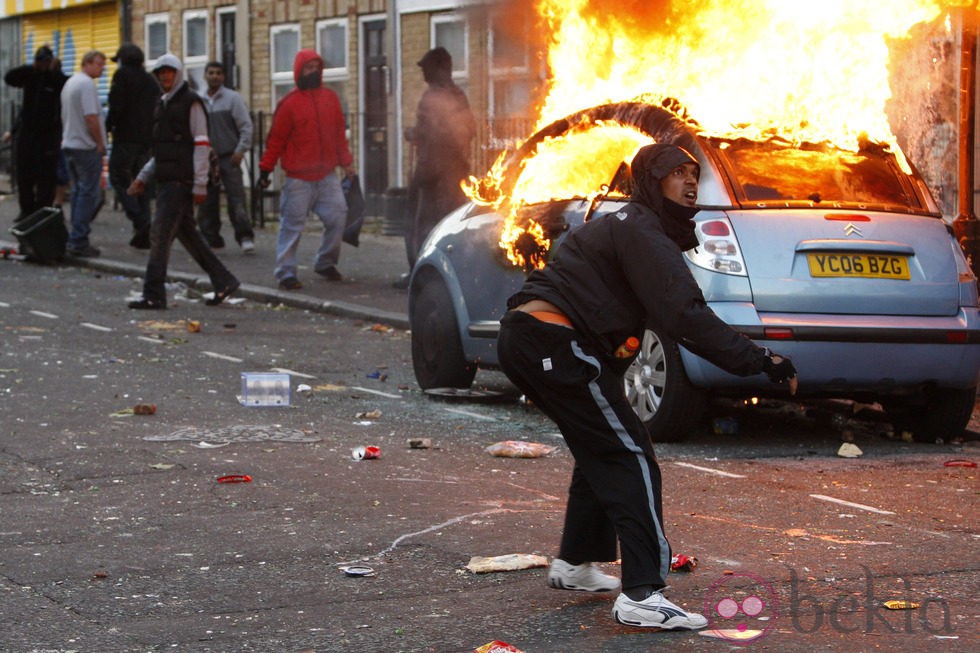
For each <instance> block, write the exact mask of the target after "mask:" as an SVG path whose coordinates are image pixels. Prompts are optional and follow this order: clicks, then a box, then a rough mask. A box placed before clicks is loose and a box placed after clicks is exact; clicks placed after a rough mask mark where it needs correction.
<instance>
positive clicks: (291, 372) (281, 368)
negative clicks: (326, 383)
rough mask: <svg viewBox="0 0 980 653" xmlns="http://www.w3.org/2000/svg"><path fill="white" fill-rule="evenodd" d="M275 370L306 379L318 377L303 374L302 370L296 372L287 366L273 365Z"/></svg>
mask: <svg viewBox="0 0 980 653" xmlns="http://www.w3.org/2000/svg"><path fill="white" fill-rule="evenodd" d="M272 371H273V372H279V373H280V374H289V375H290V376H299V377H302V378H304V379H315V378H316V377H315V376H313V375H312V374H303V373H302V372H296V371H294V370H289V369H286V368H285V367H273V368H272Z"/></svg>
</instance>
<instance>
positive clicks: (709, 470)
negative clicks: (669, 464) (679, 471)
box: [674, 461, 748, 478]
mask: <svg viewBox="0 0 980 653" xmlns="http://www.w3.org/2000/svg"><path fill="white" fill-rule="evenodd" d="M674 464H675V465H677V466H679V467H689V468H691V469H696V470H698V471H700V472H706V473H708V474H717V475H718V476H726V477H728V478H748V476H745V475H744V474H732V473H731V472H723V471H721V470H720V469H712V468H711V467H702V466H701V465H692V464H691V463H680V462H677V461H674Z"/></svg>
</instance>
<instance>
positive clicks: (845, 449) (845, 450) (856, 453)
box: [837, 442, 864, 458]
mask: <svg viewBox="0 0 980 653" xmlns="http://www.w3.org/2000/svg"><path fill="white" fill-rule="evenodd" d="M837 455H838V456H840V457H841V458H860V457H861V456H863V455H864V452H863V451H861V449H860V448H858V446H857V445H856V444H854V443H853V442H845V443H844V444H842V445H841V446H840V449H838V450H837Z"/></svg>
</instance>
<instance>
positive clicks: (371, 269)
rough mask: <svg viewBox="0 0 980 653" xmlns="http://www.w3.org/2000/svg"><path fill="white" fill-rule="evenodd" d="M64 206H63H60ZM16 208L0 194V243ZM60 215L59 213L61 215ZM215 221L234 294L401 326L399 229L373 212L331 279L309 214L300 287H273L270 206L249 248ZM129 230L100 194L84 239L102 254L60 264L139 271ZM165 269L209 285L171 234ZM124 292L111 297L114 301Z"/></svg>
mask: <svg viewBox="0 0 980 653" xmlns="http://www.w3.org/2000/svg"><path fill="white" fill-rule="evenodd" d="M65 212H66V214H67V213H68V210H67V208H66V211H65ZM17 213H18V206H17V199H16V197H15V196H14V195H0V246H3V247H12V248H16V247H17V239H16V238H15V237H14V236H13V235H12V234H11V233H10V227H11V226H12V225H13V223H14V220H15V219H16V217H17ZM67 220H68V216H67V215H66V223H67ZM221 221H222V227H221V235H222V236H223V237H224V239H225V242H226V243H227V245H226V247H225V248H224V249H223V250H219V251H218V256H219V257H220V258H221V260H222V261H223V262H224V264H225V265H226V266H228V268H229V269H230V270H231V271H232V272H233V273H234V274H235V275H236V276H237V277H238V278H239V279H240V280H241V282H242V287H241V288H240V289H239V291H238V293H236V296H238V297H246V298H248V299H251V300H254V301H260V302H271V303H276V304H278V303H281V304H284V305H287V306H293V307H296V308H302V309H306V310H311V311H319V312H324V313H331V314H334V315H342V316H344V317H352V318H359V319H364V320H372V321H376V322H383V323H385V324H390V325H391V326H396V327H400V328H405V329H407V328H408V314H407V311H408V295H407V293H406V291H404V290H398V289H396V288H394V287H393V286H392V283H393V282H394V281H396V280H397V279H398V278H399V277H400V276H401V275H402V274H403V273H404V272H406V271H407V270H408V262H407V261H406V258H405V243H404V240H403V238H402V237H401V236H387V235H384V233H383V229H382V222H383V221H382V219H381V218H373V217H368V218H367V219H366V220H365V225H364V229H363V231H362V232H361V239H360V245H359V247H351V246H350V245H347V244H344V246H343V249H342V251H341V255H340V264H339V265H338V269H339V270H340V271H341V273H342V274H343V275H344V281H342V282H339V283H338V282H330V281H326V280H325V279H323V278H321V277H319V276H318V275H317V274H315V273H314V272H313V267H312V265H313V256H314V254H315V253H316V249H317V246H318V244H319V242H320V233H321V227H320V221H319V220H318V219H317V218H316V216H313V215H311V216H310V218H308V219H307V223H306V224H307V231H306V233H304V235H303V239H302V241H301V242H300V247H299V255H298V262H299V278H300V280H301V281H302V282H303V288H302V289H301V290H298V291H292V292H287V291H284V290H280V289H279V287H278V283H277V281H276V279H275V277H274V276H273V274H272V271H273V268H274V267H275V253H276V252H275V249H276V236H277V233H278V228H279V223H278V216H277V213H276V212H275V211H271V212H270V211H266V223H265V226H264V228H259V227H258V226H257V225H256V227H255V253H254V254H245V253H243V252H242V251H241V249H240V248H239V247H238V245H237V244H236V243H235V238H234V233H233V231H232V229H231V226H230V224H229V223H228V219H227V215H226V214H222V217H221ZM131 237H132V225H131V224H130V222H129V220H128V219H127V218H126V215H125V213H123V212H122V210H121V209H115V208H113V207H112V200H111V197H107V199H106V206H104V207H103V208H102V210H101V211H100V212H99V215H98V217H97V218H96V220H95V222H94V223H93V224H92V234H91V243H92V244H93V245H95V246H96V247H98V248H99V249H101V250H102V255H101V256H100V257H98V258H92V259H79V258H72V257H67V258H66V259H65V261H64V264H65V265H78V266H82V267H88V268H92V269H96V270H102V271H105V272H110V273H113V274H121V275H126V276H133V277H142V276H143V273H144V271H145V269H146V257H147V251H145V250H137V249H133V248H132V247H130V246H129V239H130V238H131ZM168 272H169V276H170V278H171V280H172V281H174V282H182V283H184V284H186V285H188V286H190V287H192V288H195V289H198V290H201V291H207V290H210V283H209V281H208V278H207V275H206V274H204V272H203V270H201V269H200V268H199V267H198V266H197V264H196V263H195V262H194V260H193V259H191V257H190V256H188V254H187V252H186V251H185V250H184V248H183V247H182V246H181V245H180V243H179V242H174V246H173V249H172V251H171V259H170V266H169V270H168ZM171 299H172V298H171ZM125 300H126V298H124V297H120V298H119V301H120V302H124V301H125Z"/></svg>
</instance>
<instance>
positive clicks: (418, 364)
mask: <svg viewBox="0 0 980 653" xmlns="http://www.w3.org/2000/svg"><path fill="white" fill-rule="evenodd" d="M411 323H412V366H413V368H414V369H415V380H416V381H418V384H419V386H421V388H422V389H423V390H428V389H430V388H469V387H470V385H472V383H473V377H474V376H476V365H474V364H472V363H469V362H468V361H467V360H466V359H465V357H464V356H463V345H462V342H461V341H460V337H459V327H458V325H457V322H456V311H455V309H454V308H453V302H452V299H451V298H450V296H449V291H448V290H447V289H446V286H445V284H444V283H443V282H442V281H441V280H439V279H436V278H432V277H430V278H427V279H425V280H424V281H423V282H422V288H421V290H419V292H418V294H417V295H416V297H415V300H414V302H413V303H412V315H411Z"/></svg>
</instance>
